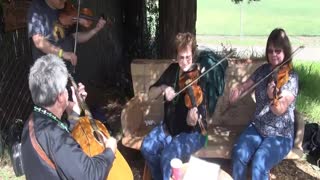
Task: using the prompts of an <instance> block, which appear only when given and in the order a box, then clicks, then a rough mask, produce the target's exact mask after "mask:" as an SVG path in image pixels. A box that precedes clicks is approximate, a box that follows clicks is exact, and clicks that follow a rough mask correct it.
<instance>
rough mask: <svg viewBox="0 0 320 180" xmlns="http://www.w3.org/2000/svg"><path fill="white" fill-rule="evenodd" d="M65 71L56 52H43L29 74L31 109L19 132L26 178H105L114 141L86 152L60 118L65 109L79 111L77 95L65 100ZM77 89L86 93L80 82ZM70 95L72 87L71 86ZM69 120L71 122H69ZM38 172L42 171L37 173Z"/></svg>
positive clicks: (48, 179)
mask: <svg viewBox="0 0 320 180" xmlns="http://www.w3.org/2000/svg"><path fill="white" fill-rule="evenodd" d="M67 81H68V71H67V68H66V65H65V64H64V62H63V61H62V59H60V58H59V57H58V56H55V55H52V54H49V55H46V56H42V57H40V58H39V59H37V61H36V62H35V63H34V65H33V66H32V67H31V69H30V74H29V89H30V92H31V96H32V100H33V102H34V104H35V105H34V108H33V112H32V113H31V115H30V117H29V119H28V120H27V121H26V123H25V126H24V129H23V133H22V159H23V165H24V166H23V167H24V172H25V175H26V178H27V179H46V180H50V179H105V178H106V177H107V176H108V173H109V170H110V168H111V166H112V163H113V160H114V157H115V156H114V153H115V151H116V148H117V143H116V140H115V139H114V138H109V139H104V144H105V147H106V149H105V150H104V151H103V152H102V153H101V154H99V155H97V156H94V157H89V156H87V155H86V154H85V153H84V152H83V150H82V149H81V148H80V146H79V144H78V143H77V142H76V141H75V140H74V139H73V137H72V136H71V134H70V131H71V127H69V126H68V125H67V123H65V122H64V121H62V120H61V117H62V114H63V113H64V111H67V113H68V114H72V115H78V116H79V114H80V108H79V105H78V102H77V99H76V98H73V102H69V101H68V92H67V89H66V86H67ZM77 93H78V94H79V95H80V96H82V97H83V98H85V97H86V96H87V93H86V92H85V90H84V86H83V85H82V84H81V83H79V89H78V91H77ZM72 96H73V97H75V91H74V90H73V89H72ZM71 124H72V123H71ZM40 172H41V173H40Z"/></svg>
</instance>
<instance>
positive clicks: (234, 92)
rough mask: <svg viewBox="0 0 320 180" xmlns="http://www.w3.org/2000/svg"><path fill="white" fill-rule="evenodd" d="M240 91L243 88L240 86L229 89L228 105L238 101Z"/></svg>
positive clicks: (241, 91)
mask: <svg viewBox="0 0 320 180" xmlns="http://www.w3.org/2000/svg"><path fill="white" fill-rule="evenodd" d="M242 89H243V88H242V87H241V86H240V85H239V86H237V87H235V88H232V89H231V91H230V94H229V102H230V103H235V102H236V101H237V100H238V99H239V97H240V95H241V93H243V90H242Z"/></svg>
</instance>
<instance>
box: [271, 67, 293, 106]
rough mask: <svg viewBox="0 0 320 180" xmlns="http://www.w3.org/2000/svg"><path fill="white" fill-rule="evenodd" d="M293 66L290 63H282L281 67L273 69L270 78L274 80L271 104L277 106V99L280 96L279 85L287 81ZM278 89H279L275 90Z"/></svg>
mask: <svg viewBox="0 0 320 180" xmlns="http://www.w3.org/2000/svg"><path fill="white" fill-rule="evenodd" d="M292 68H293V66H292V63H290V64H286V65H283V66H282V67H281V68H279V69H278V70H276V71H275V73H274V74H273V75H272V78H271V80H273V81H274V82H275V86H274V90H273V99H272V104H273V105H275V106H277V105H278V103H279V99H281V98H282V97H281V96H280V94H281V91H280V89H281V87H282V86H283V85H285V84H286V83H287V82H288V81H289V73H290V72H291V70H292ZM277 89H279V91H277Z"/></svg>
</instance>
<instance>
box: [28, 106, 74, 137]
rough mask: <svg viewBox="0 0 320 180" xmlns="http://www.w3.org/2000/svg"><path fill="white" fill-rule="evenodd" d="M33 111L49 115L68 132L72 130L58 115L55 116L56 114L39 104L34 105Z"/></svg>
mask: <svg viewBox="0 0 320 180" xmlns="http://www.w3.org/2000/svg"><path fill="white" fill-rule="evenodd" d="M33 111H34V112H38V113H40V114H43V115H45V116H47V117H49V118H50V119H51V120H52V121H55V122H56V123H57V124H58V126H59V127H60V128H62V129H63V130H65V131H67V132H68V133H70V130H69V129H68V127H67V126H66V125H65V124H64V123H63V122H61V121H60V120H59V118H58V117H57V116H55V115H54V114H52V113H51V112H49V111H48V110H46V109H44V108H41V107H39V106H34V107H33Z"/></svg>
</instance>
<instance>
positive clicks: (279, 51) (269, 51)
mask: <svg viewBox="0 0 320 180" xmlns="http://www.w3.org/2000/svg"><path fill="white" fill-rule="evenodd" d="M273 52H275V53H276V54H280V53H281V52H282V49H268V50H267V53H268V54H273Z"/></svg>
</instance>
